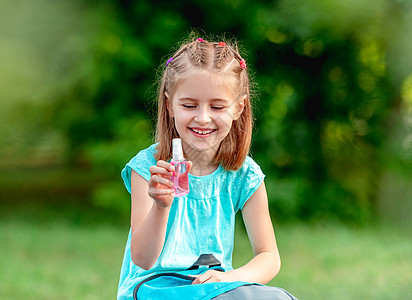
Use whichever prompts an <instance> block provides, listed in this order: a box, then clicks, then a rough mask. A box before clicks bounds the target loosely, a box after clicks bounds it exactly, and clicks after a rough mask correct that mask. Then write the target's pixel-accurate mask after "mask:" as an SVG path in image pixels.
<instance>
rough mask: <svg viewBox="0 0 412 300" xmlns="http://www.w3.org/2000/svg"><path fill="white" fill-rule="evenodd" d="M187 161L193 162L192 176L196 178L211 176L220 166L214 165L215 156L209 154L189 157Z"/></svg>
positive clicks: (200, 153)
mask: <svg viewBox="0 0 412 300" xmlns="http://www.w3.org/2000/svg"><path fill="white" fill-rule="evenodd" d="M187 159H188V160H190V161H191V162H192V168H191V169H190V174H192V175H195V176H204V175H208V174H211V173H213V171H215V170H216V169H217V168H218V166H219V165H218V164H215V163H214V155H210V153H207V152H199V153H198V154H197V155H196V156H188V157H187Z"/></svg>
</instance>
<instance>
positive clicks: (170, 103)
mask: <svg viewBox="0 0 412 300" xmlns="http://www.w3.org/2000/svg"><path fill="white" fill-rule="evenodd" d="M165 100H166V106H167V110H168V111H169V115H170V116H171V117H172V118H173V117H174V114H173V107H172V99H170V97H169V94H168V93H167V92H165Z"/></svg>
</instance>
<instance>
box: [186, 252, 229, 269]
mask: <svg viewBox="0 0 412 300" xmlns="http://www.w3.org/2000/svg"><path fill="white" fill-rule="evenodd" d="M201 266H208V267H209V268H211V267H219V266H221V263H220V261H218V260H217V259H216V257H214V255H213V254H201V255H200V256H199V258H198V259H197V260H196V262H195V263H194V264H193V265H192V266H191V267H189V268H188V270H195V269H199V267H201Z"/></svg>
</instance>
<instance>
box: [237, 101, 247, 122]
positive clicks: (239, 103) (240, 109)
mask: <svg viewBox="0 0 412 300" xmlns="http://www.w3.org/2000/svg"><path fill="white" fill-rule="evenodd" d="M246 99H247V95H244V96H243V97H241V98H240V99H239V100H238V101H237V103H236V112H235V116H234V120H235V121H236V120H237V119H239V118H240V115H241V114H242V112H243V109H244V108H245V101H246Z"/></svg>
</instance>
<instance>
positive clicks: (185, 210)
mask: <svg viewBox="0 0 412 300" xmlns="http://www.w3.org/2000/svg"><path fill="white" fill-rule="evenodd" d="M155 152H156V144H154V145H152V146H150V147H149V148H147V149H144V150H142V151H140V152H139V153H138V154H137V155H136V156H135V157H133V158H132V159H131V160H130V161H129V162H128V163H127V164H126V166H125V168H124V169H123V171H122V178H123V180H124V183H125V185H126V188H127V190H128V191H129V193H131V172H132V170H134V171H136V172H137V173H138V174H139V175H141V176H142V177H143V178H144V179H146V180H147V181H148V180H149V179H150V171H149V168H150V167H151V166H153V165H156V159H155V158H154V153H155ZM264 177H265V176H264V174H263V173H262V170H261V169H260V167H259V166H258V165H257V164H256V162H255V161H253V159H252V158H250V157H249V156H248V157H246V160H245V162H244V163H243V166H242V167H241V168H240V169H239V170H237V171H226V170H224V169H223V167H222V166H219V167H218V168H217V169H216V170H215V171H214V172H213V173H211V174H209V175H206V176H194V175H191V174H189V186H190V192H189V194H187V195H185V196H182V197H175V198H174V201H173V204H172V207H171V209H170V213H169V220H168V223H167V229H166V237H165V243H164V246H163V250H162V252H161V254H160V256H159V258H158V260H157V261H156V263H155V264H154V265H153V267H152V268H151V269H150V270H144V269H142V268H140V267H138V266H136V265H135V264H134V263H133V261H132V259H131V255H130V241H131V232H130V231H129V236H128V239H127V243H126V248H125V253H124V258H123V263H122V268H121V272H120V281H119V288H118V295H117V297H118V299H133V289H134V287H135V286H136V284H137V283H139V282H140V281H142V280H143V279H144V278H146V277H148V276H151V275H154V274H156V273H161V272H168V271H182V270H186V269H187V268H189V267H190V266H191V265H192V264H193V263H194V262H195V261H196V260H197V259H198V257H199V256H200V255H201V254H206V253H212V254H213V255H214V256H215V257H216V258H217V259H218V260H219V261H220V262H221V264H222V267H223V268H224V269H225V270H226V271H228V270H232V269H233V267H232V252H233V238H234V228H235V214H236V212H237V211H239V210H240V209H242V208H243V206H244V204H245V203H246V201H247V200H248V199H249V198H250V197H251V196H252V194H253V193H254V192H255V191H256V190H257V188H258V187H259V186H260V185H261V183H262V182H263V179H264Z"/></svg>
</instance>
